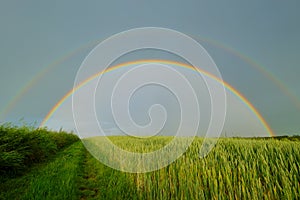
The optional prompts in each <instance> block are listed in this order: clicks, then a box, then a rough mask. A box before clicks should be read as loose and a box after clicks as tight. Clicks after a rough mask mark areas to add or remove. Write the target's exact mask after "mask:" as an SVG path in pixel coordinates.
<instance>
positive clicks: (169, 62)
mask: <svg viewBox="0 0 300 200" xmlns="http://www.w3.org/2000/svg"><path fill="white" fill-rule="evenodd" d="M146 63H161V64H169V65H176V66H179V67H183V68H187V69H190V70H194V71H198V72H199V73H201V74H203V75H205V76H207V77H209V78H212V79H214V80H216V81H217V82H218V83H220V84H223V85H224V87H225V88H226V89H227V90H229V91H230V92H232V93H233V94H234V95H236V96H237V97H238V98H239V99H241V101H242V102H243V103H244V104H245V105H246V106H247V107H248V108H249V109H250V110H251V111H252V112H253V113H254V114H255V116H256V117H257V118H258V119H259V121H260V122H261V124H262V125H263V126H264V127H265V129H266V131H267V132H268V134H269V135H270V136H271V137H274V136H275V134H274V133H273V131H272V129H271V127H270V126H269V124H268V123H267V122H266V120H265V119H264V118H263V117H262V115H261V114H260V113H259V111H258V110H257V109H256V108H255V107H254V106H253V105H252V103H251V102H250V101H249V100H248V99H247V98H246V97H244V96H243V95H242V94H241V93H240V92H239V91H238V90H236V89H235V88H233V87H232V86H231V85H230V84H229V83H227V82H225V81H223V80H222V79H220V78H218V77H216V76H214V75H213V74H210V73H208V72H206V71H203V70H201V69H198V68H194V67H193V66H191V65H188V64H185V63H181V62H175V61H168V60H137V61H131V62H126V63H121V64H118V65H115V66H113V67H110V68H108V69H106V70H104V71H100V72H98V73H96V74H94V75H92V76H90V77H89V78H87V79H86V80H84V81H82V82H80V83H79V84H78V85H77V86H76V87H74V88H73V89H71V90H70V91H69V92H67V93H66V94H65V95H64V96H63V97H62V98H61V99H60V100H59V101H58V102H57V103H56V104H55V105H54V106H53V108H52V109H51V110H50V111H49V113H48V114H47V115H46V117H45V118H44V119H43V121H42V122H41V124H40V127H43V126H45V124H46V122H47V121H48V120H49V119H50V118H51V116H52V115H53V114H54V113H55V111H56V110H57V109H58V108H59V107H60V106H61V105H62V104H63V103H64V102H65V101H66V99H68V98H69V97H70V96H72V94H73V93H74V92H76V91H77V90H78V89H80V88H81V87H83V86H84V85H86V84H87V83H89V82H90V81H92V80H94V79H95V78H97V77H99V76H100V75H102V74H104V73H107V72H111V71H113V70H116V69H118V68H121V67H128V66H131V65H140V64H146Z"/></svg>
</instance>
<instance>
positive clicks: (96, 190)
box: [78, 151, 138, 199]
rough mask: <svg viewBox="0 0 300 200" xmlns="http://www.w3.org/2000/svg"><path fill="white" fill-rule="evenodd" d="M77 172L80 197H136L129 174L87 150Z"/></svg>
mask: <svg viewBox="0 0 300 200" xmlns="http://www.w3.org/2000/svg"><path fill="white" fill-rule="evenodd" d="M82 169H83V170H82V172H81V173H79V179H78V188H79V198H80V199H116V198H118V199H137V198H138V194H137V190H136V187H135V185H134V183H133V182H131V181H130V180H129V179H128V177H129V174H126V173H122V172H119V171H116V170H113V169H111V168H109V167H107V166H105V165H103V164H102V163H100V162H99V161H98V160H96V159H95V158H94V157H93V156H92V155H91V154H89V153H88V152H87V151H86V153H85V159H84V162H83V166H82Z"/></svg>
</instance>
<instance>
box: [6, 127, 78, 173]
mask: <svg viewBox="0 0 300 200" xmlns="http://www.w3.org/2000/svg"><path fill="white" fill-rule="evenodd" d="M78 140H79V138H78V137H77V136H76V135H73V134H68V133H66V132H63V131H60V132H52V131H48V130H47V129H40V128H33V127H27V126H22V127H16V126H11V125H10V124H4V125H1V126H0V175H2V176H3V175H10V176H14V175H19V174H22V173H23V172H24V171H25V170H27V169H28V168H30V167H31V166H32V164H34V163H39V162H43V161H46V160H47V159H48V158H50V157H51V156H52V155H54V154H56V153H57V152H58V151H60V150H61V149H63V148H64V147H66V146H68V145H70V144H72V143H74V142H76V141H78Z"/></svg>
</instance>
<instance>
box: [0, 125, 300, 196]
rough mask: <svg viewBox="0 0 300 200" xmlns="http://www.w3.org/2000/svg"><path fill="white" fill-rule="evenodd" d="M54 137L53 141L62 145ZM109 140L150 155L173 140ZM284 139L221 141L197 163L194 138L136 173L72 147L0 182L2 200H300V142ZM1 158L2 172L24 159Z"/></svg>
mask: <svg viewBox="0 0 300 200" xmlns="http://www.w3.org/2000/svg"><path fill="white" fill-rule="evenodd" d="M30 131H31V133H32V131H33V130H30ZM39 131H41V132H43V131H45V130H39ZM24 132H26V131H24ZM33 132H34V131H33ZM41 132H40V133H41ZM44 134H45V133H43V135H44ZM48 136H49V137H50V138H53V136H52V133H51V134H48ZM55 136H56V137H57V138H56V139H52V141H55V140H56V141H60V142H61V141H65V142H62V143H67V142H66V141H68V140H64V138H63V137H64V136H62V135H60V134H58V135H55ZM60 137H62V139H58V138H60ZM72 137H73V136H72ZM32 138H34V139H35V137H33V136H32ZM97 139H98V138H96V137H94V138H91V140H90V141H92V142H95V143H97ZM109 139H110V140H111V141H112V142H113V143H114V144H116V145H118V146H119V147H120V148H123V149H125V150H127V151H132V152H149V151H152V150H157V149H159V148H161V147H163V146H164V145H166V144H167V143H169V141H170V140H171V139H172V138H168V137H153V138H151V139H137V138H132V137H110V138H109ZM289 139H290V138H281V139H241V138H224V139H220V140H219V141H218V144H217V145H216V147H215V148H213V150H212V151H211V152H210V153H209V154H208V156H207V157H205V158H203V159H202V158H200V157H199V150H200V147H201V145H202V141H203V140H202V139H201V138H196V139H195V141H194V142H193V143H192V145H191V146H190V148H189V149H188V150H187V151H186V153H184V154H183V155H182V156H181V157H180V158H179V159H177V160H176V161H175V162H173V163H172V164H171V165H169V166H167V167H165V168H162V169H160V170H157V171H154V172H149V173H138V174H131V173H123V172H120V171H117V170H114V169H111V168H109V167H107V166H104V165H103V164H102V163H100V162H98V161H97V160H96V159H95V158H93V157H92V156H91V155H90V154H89V153H88V152H87V151H86V150H85V149H84V147H83V145H82V144H81V143H79V142H78V143H75V144H73V145H71V146H69V147H68V148H66V149H64V150H62V151H60V152H58V154H57V155H56V156H55V159H54V160H50V161H49V160H48V161H47V162H48V163H44V164H41V165H40V166H39V165H37V166H34V167H33V168H31V170H30V172H28V173H26V174H25V175H24V176H21V177H17V178H14V179H9V180H7V181H5V182H3V183H1V182H0V199H287V200H288V199H300V184H299V183H300V170H299V169H300V142H299V141H298V140H295V141H293V140H294V138H292V140H289ZM77 140H78V139H77ZM24 141H27V140H24ZM41 141H42V139H41ZM54 143H55V144H56V149H57V150H58V149H59V147H58V146H59V144H58V143H57V142H54ZM15 144H18V142H15ZM8 146H9V145H8ZM8 146H6V148H8ZM62 146H63V145H62ZM20 149H21V147H20ZM25 149H26V148H25ZM57 150H56V151H57ZM21 152H22V151H21ZM20 155H21V156H20ZM1 156H2V160H1V165H3V164H2V163H9V164H10V165H11V166H13V165H18V164H19V161H18V160H24V157H22V156H25V154H20V153H19V151H18V150H16V149H12V150H11V151H6V152H5V153H2V154H1ZM9 159H11V161H12V162H11V163H10V162H9Z"/></svg>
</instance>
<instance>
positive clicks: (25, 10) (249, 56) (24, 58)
mask: <svg viewBox="0 0 300 200" xmlns="http://www.w3.org/2000/svg"><path fill="white" fill-rule="evenodd" d="M0 5H1V6H0V30H1V31H0V44H1V46H0V58H1V59H0V76H1V77H0V90H1V93H0V111H1V112H0V122H2V123H3V122H13V123H18V121H19V120H20V119H21V118H23V119H24V121H26V122H27V123H34V122H37V123H39V122H41V121H42V120H43V118H44V117H45V116H46V115H47V113H48V112H49V111H50V110H51V108H52V107H53V106H54V105H55V104H56V103H57V102H58V101H59V100H60V99H61V98H62V97H63V96H64V95H65V94H66V93H67V92H68V91H69V90H70V89H72V87H73V84H74V80H75V77H76V73H77V71H78V69H79V67H80V65H81V63H82V62H83V60H84V59H85V57H86V56H87V55H88V53H89V52H90V51H91V50H92V49H93V48H94V47H95V46H96V44H97V43H99V42H100V41H102V40H104V39H106V38H108V37H110V36H111V35H114V34H117V33H119V32H122V31H126V30H129V29H132V28H139V27H163V28H169V29H173V30H177V31H180V32H182V33H184V34H187V35H189V36H191V37H192V38H193V39H195V40H197V41H198V42H199V43H200V44H201V45H202V46H203V47H204V48H205V49H206V50H207V52H208V53H209V54H210V56H211V57H212V58H213V60H214V62H215V63H216V65H217V66H218V69H219V71H220V73H221V75H222V78H223V80H224V81H226V82H227V83H229V84H230V85H231V86H233V87H234V88H235V89H237V90H238V91H239V92H240V93H241V94H243V95H244V96H245V97H246V98H247V99H248V100H249V101H250V102H251V103H252V104H253V105H254V106H255V107H256V108H257V110H258V111H259V112H260V113H261V115H262V116H263V118H264V119H265V120H266V122H267V123H268V124H269V125H270V126H271V128H272V130H273V131H274V133H275V134H276V135H283V134H291V135H293V134H300V125H299V124H300V106H299V105H300V87H299V85H300V79H299V75H300V67H299V63H300V56H299V52H300V39H299V35H300V26H299V19H300V13H299V11H298V8H299V6H300V2H299V1H297V0H295V1H290V0H287V1H284V2H282V1H277V0H274V1H259V0H253V1H246V2H245V1H243V2H242V1H238V0H236V1H233V0H228V1H214V0H212V1H200V0H198V1H174V0H172V1H131V0H128V1H48V2H41V1H26V2H25V1H13V0H12V1H1V3H0ZM145 55H149V54H145ZM151 55H152V57H155V56H153V55H156V54H155V53H152V54H151ZM136 57H138V56H136ZM158 57H159V56H158ZM161 57H163V58H165V56H164V55H163V56H161ZM187 73H188V72H187ZM30 83H31V85H30ZM28 84H29V86H28V87H27V88H25V89H24V87H26V85H28ZM159 90H160V89H159ZM149 92H151V89H150V90H149ZM160 92H161V91H159V93H160ZM145 96H147V95H146V94H144V97H143V95H139V94H136V98H137V99H140V100H139V101H140V102H146V101H145V99H147V98H146V97H145ZM152 96H155V95H154V94H153V95H152ZM228 96H229V97H228V98H229V100H228V102H229V103H228V109H230V110H229V111H228V113H229V114H228V117H227V118H228V119H227V120H228V121H229V122H228V123H227V124H225V127H226V130H224V131H227V132H229V133H232V134H233V135H235V136H237V135H243V133H242V132H247V131H249V129H251V131H255V130H252V128H253V127H255V126H258V128H257V131H258V130H261V128H262V127H261V126H260V127H259V125H257V124H259V120H257V119H255V118H256V116H254V115H253V114H251V111H249V109H247V107H245V106H244V107H243V102H241V100H239V99H238V98H237V97H234V95H232V94H231V93H228ZM148 99H149V98H148ZM167 100H168V101H171V100H169V99H168V98H167V97H166V98H158V101H161V102H162V104H164V103H165V104H166V102H167ZM150 102H152V101H149V102H146V103H145V104H146V105H145V107H147V106H148V105H149V104H150ZM175 104H176V103H174V105H175ZM229 104H230V105H229ZM70 105H71V100H70V99H68V100H67V101H66V102H65V104H64V106H65V107H64V106H62V107H61V108H60V110H59V109H58V111H57V113H56V115H54V116H53V117H52V123H50V122H49V124H48V125H49V126H50V128H51V126H53V127H63V128H64V127H69V128H71V127H72V125H69V122H67V121H65V120H64V117H65V118H66V119H70V117H71V115H70ZM131 106H132V107H134V105H131ZM145 107H143V109H144V110H145ZM64 109H66V110H65V111H64ZM170 109H171V110H172V109H173V108H170ZM173 110H174V109H173ZM63 111H64V112H63ZM249 112H250V114H249ZM66 113H68V114H66ZM230 113H231V114H230ZM138 114H139V113H138V112H137V114H136V115H137V116H136V117H135V118H136V119H141V118H142V117H141V116H139V115H138ZM133 115H134V114H133ZM248 115H249V117H245V116H248ZM204 116H205V115H204ZM133 118H134V117H133ZM174 120H175V121H176V120H178V119H174ZM175 121H174V122H173V124H174V123H175ZM252 121H253V123H252ZM255 121H256V122H255ZM54 122H55V123H54ZM104 123H105V122H104ZM204 123H205V122H204Z"/></svg>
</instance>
